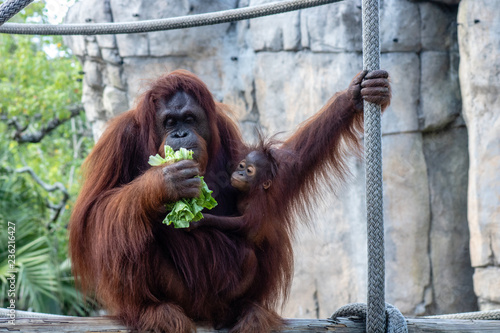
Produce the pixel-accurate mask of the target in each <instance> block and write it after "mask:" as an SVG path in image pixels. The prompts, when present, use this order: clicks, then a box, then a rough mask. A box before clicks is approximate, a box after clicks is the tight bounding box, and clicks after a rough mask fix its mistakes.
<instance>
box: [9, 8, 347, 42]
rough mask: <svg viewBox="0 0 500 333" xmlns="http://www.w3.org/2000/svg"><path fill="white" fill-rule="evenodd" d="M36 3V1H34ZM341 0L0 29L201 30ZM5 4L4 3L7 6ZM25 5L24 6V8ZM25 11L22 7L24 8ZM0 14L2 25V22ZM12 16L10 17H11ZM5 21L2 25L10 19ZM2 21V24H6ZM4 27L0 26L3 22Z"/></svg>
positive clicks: (18, 31)
mask: <svg viewBox="0 0 500 333" xmlns="http://www.w3.org/2000/svg"><path fill="white" fill-rule="evenodd" d="M31 1H33V0H31ZM31 1H27V0H7V1H6V2H5V3H7V2H9V3H26V4H25V5H24V6H26V5H28V4H29V3H30V2H31ZM339 1H342V0H291V1H280V2H272V3H268V4H264V5H258V6H252V7H246V8H237V9H230V10H224V11H219V12H213V13H206V14H196V15H187V16H179V17H170V18H165V19H157V20H145V21H138V22H121V23H116V22H115V23H91V24H88V23H87V24H56V25H51V24H20V23H7V24H4V25H3V26H1V27H0V33H8V34H23V35H108V34H134V33H141V32H151V31H160V30H174V29H183V28H192V27H200V26H204V25H213V24H219V23H227V22H234V21H241V20H246V19H251V18H256V17H261V16H267V15H274V14H280V13H285V12H290V11H294V10H299V9H304V8H310V7H315V6H321V5H325V4H329V3H334V2H339ZM5 3H4V4H5ZM24 6H23V7H24ZM21 9H22V8H21ZM1 15H2V13H1V12H0V22H2V21H1V19H2V16H1ZM10 17H12V16H9V18H10ZM9 18H7V19H5V20H4V21H3V22H5V21H6V20H8V19H9ZM3 22H2V23H3ZM0 25H1V23H0Z"/></svg>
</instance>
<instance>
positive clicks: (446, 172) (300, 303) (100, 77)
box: [65, 0, 500, 318]
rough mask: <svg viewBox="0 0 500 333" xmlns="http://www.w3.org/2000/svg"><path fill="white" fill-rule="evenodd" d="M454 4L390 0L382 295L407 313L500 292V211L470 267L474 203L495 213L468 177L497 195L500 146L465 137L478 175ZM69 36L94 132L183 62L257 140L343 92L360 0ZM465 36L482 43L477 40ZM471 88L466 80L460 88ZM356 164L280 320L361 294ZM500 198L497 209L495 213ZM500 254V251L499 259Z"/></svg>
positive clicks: (104, 11)
mask: <svg viewBox="0 0 500 333" xmlns="http://www.w3.org/2000/svg"><path fill="white" fill-rule="evenodd" d="M474 1H475V0H474ZM493 1H494V0H490V1H487V0H483V1H481V2H489V3H492V2H493ZM264 2H268V1H263V0H241V1H237V0H225V1H202V0H186V1H174V0H167V1H165V0H163V1H160V0H105V1H99V0H83V1H80V2H77V3H76V4H75V5H74V6H73V7H72V8H71V10H70V11H69V13H68V16H67V21H68V22H88V23H89V24H91V23H98V22H122V21H134V20H145V19H154V18H160V17H171V16H181V15H188V14H194V13H203V12H213V11H218V10H224V9H232V8H236V7H245V6H248V5H250V6H252V5H256V4H260V3H264ZM439 2H441V3H439ZM467 2H469V3H472V2H473V1H472V0H471V1H465V3H467ZM457 3H458V1H457V0H443V1H434V2H429V1H408V0H381V30H380V31H381V47H382V59H381V64H382V67H383V68H385V69H387V70H389V72H390V73H391V78H392V84H393V101H392V104H391V106H390V107H389V109H388V110H387V111H386V113H385V115H384V116H383V120H382V130H383V139H382V140H383V155H384V156H383V158H384V166H383V172H384V174H383V179H384V200H385V202H384V214H385V223H386V247H387V249H386V261H387V273H386V291H387V301H388V302H390V303H393V304H395V305H396V306H397V307H398V308H399V309H400V310H401V311H402V312H403V313H405V314H408V315H422V314H433V313H453V312H460V311H471V310H475V309H476V308H477V298H476V294H477V295H478V296H479V297H480V301H481V302H483V300H485V299H487V300H488V302H489V301H494V300H491V299H490V298H488V297H489V296H488V295H490V294H491V290H489V289H488V288H491V287H492V286H493V285H494V283H495V281H496V282H498V277H499V276H500V272H497V271H496V270H498V257H494V256H493V257H492V256H491V253H494V251H495V249H498V244H497V247H496V248H495V247H491V250H490V248H489V247H485V244H486V243H485V242H486V241H487V240H492V241H493V240H494V238H492V237H493V236H494V235H495V232H496V235H497V238H496V240H498V239H500V238H498V233H499V229H498V223H496V229H494V227H492V226H494V225H495V223H494V222H495V221H494V220H493V221H492V220H491V219H490V220H488V217H487V215H485V216H486V217H485V219H484V220H481V222H480V221H479V220H478V222H477V224H476V229H471V230H472V241H471V244H472V246H473V247H474V249H473V250H474V251H473V264H474V266H475V267H478V268H477V269H476V273H475V275H474V287H473V280H472V276H473V273H474V269H473V268H472V267H471V261H470V255H469V229H468V225H467V214H468V213H467V208H469V220H471V217H474V216H476V215H477V216H479V215H480V214H485V213H484V212H483V211H481V212H479V211H478V210H477V209H476V208H475V207H472V206H471V201H472V199H474V198H476V197H477V196H478V192H474V193H473V194H472V192H471V191H469V201H468V199H467V187H468V181H469V180H468V177H470V182H469V186H470V187H472V185H473V184H478V185H477V186H475V187H474V188H476V189H477V191H482V192H481V195H483V194H484V195H492V192H495V191H496V197H499V195H498V193H500V190H499V189H498V186H496V188H495V187H493V188H491V187H489V188H488V185H489V184H491V183H489V181H490V180H486V179H491V178H495V177H496V178H498V176H497V175H496V173H494V162H493V161H494V159H495V158H496V159H497V160H498V156H500V155H499V154H498V153H497V154H494V149H497V150H498V144H497V146H496V148H492V149H490V150H487V151H486V149H485V148H486V147H487V145H482V146H481V147H470V153H471V156H472V157H473V158H477V160H475V161H474V160H471V168H470V170H471V171H470V172H469V174H468V171H469V154H468V146H469V142H474V144H475V141H468V134H467V130H468V129H467V128H466V127H465V123H464V121H463V118H462V116H461V109H462V105H461V104H462V100H461V93H460V81H459V75H458V66H459V50H458V43H457V21H456V20H457V6H456V4H457ZM463 6H464V5H463ZM463 6H462V7H463ZM469 6H471V5H469ZM474 7H475V8H479V7H480V6H474ZM462 12H463V10H462ZM489 14H490V15H493V14H492V13H489ZM471 17H472V16H471ZM493 22H495V21H490V23H489V24H493ZM460 29H461V27H460ZM460 29H459V31H460ZM497 29H498V27H497ZM483 33H485V31H483ZM497 37H498V36H497ZM65 41H66V43H67V44H68V45H69V46H70V47H71V48H72V50H73V52H74V53H75V54H76V55H77V56H78V57H79V58H80V59H81V61H82V63H83V66H84V71H85V79H84V96H83V102H84V104H85V110H86V113H87V116H88V119H89V121H91V122H92V124H93V129H94V134H95V137H96V139H97V138H98V137H99V135H100V133H101V132H102V130H103V127H104V125H105V122H106V120H107V119H109V118H110V117H112V116H113V115H116V114H119V113H121V112H123V111H125V110H127V109H129V108H130V107H132V106H133V103H134V99H135V98H136V97H137V96H138V95H139V94H140V93H141V91H144V90H145V89H146V88H147V82H148V81H147V80H148V79H150V78H154V77H156V76H157V75H159V74H160V73H163V72H165V71H171V70H174V69H177V68H185V69H188V70H191V71H192V72H194V73H196V74H197V75H198V76H200V77H201V78H202V79H203V80H204V81H205V82H206V83H207V85H208V86H209V87H210V88H211V90H212V92H213V94H214V96H215V97H216V98H217V99H218V100H220V101H223V102H224V103H227V104H229V105H231V106H232V108H233V110H234V116H235V118H236V119H237V120H238V121H239V123H240V125H241V128H242V131H243V133H244V137H245V138H246V139H247V140H249V141H252V140H254V139H255V137H254V136H255V132H254V129H255V127H256V126H259V127H261V128H262V129H263V130H264V132H266V133H269V134H273V133H276V132H285V134H284V135H285V136H286V135H287V134H289V133H291V132H292V131H293V129H294V128H295V127H296V126H297V125H298V124H299V123H300V122H301V121H303V120H305V119H306V118H307V117H309V116H311V115H313V114H314V113H315V112H316V111H317V110H319V108H320V107H321V106H322V105H323V104H324V103H325V102H326V101H327V100H328V98H329V97H330V96H332V95H333V93H334V92H336V91H338V90H342V89H345V88H346V87H347V85H348V83H349V81H350V79H351V78H352V77H353V76H354V75H355V74H356V73H357V72H358V71H359V70H360V69H361V68H362V57H361V47H362V46H361V0H347V1H343V2H340V3H336V4H330V5H325V6H321V7H317V8H311V9H304V10H300V11H296V12H291V13H286V14H279V15H275V16H271V17H264V18H258V19H252V20H247V21H241V22H237V23H227V24H220V25H215V26H208V27H199V28H192V29H186V30H178V31H165V32H153V33H143V34H129V35H117V36H113V35H109V36H89V37H82V36H74V37H70V38H66V39H65ZM468 43H469V44H470V45H469V44H468V45H469V47H470V48H471V49H473V48H474V43H475V39H474V38H471V39H469V42H468ZM461 47H462V45H461ZM497 49H498V45H497ZM474 51H475V52H477V50H474ZM476 54H477V56H480V54H479V53H476ZM489 54H491V58H492V59H488V63H491V62H493V57H494V54H495V53H494V52H492V50H490V53H489ZM470 61H471V62H472V61H477V59H476V58H474V59H471V60H470ZM482 61H484V60H482ZM496 61H497V60H496ZM496 64H498V61H497V62H496ZM484 65H485V67H484V68H485V71H484V74H486V73H489V74H490V75H491V77H492V75H493V73H491V72H486V62H485V63H484ZM497 67H498V66H497ZM497 69H498V68H497ZM468 71H469V72H470V70H468ZM464 73H465V70H463V69H461V75H462V76H463V75H467V74H464ZM481 73H483V72H481ZM497 74H498V73H497ZM469 75H472V73H471V74H469ZM478 84H479V83H478ZM461 87H462V90H466V89H465V88H466V87H464V86H463V84H462V86H461ZM498 87H499V86H498V85H497V88H498ZM471 89H472V88H471ZM483 90H484V94H486V93H487V94H488V97H487V98H486V97H485V99H484V105H485V106H486V105H487V104H486V101H488V98H489V99H493V98H494V96H495V92H496V90H493V89H483ZM467 98H468V99H465V104H464V110H465V113H466V115H467V116H468V117H469V118H470V117H472V114H473V113H475V112H476V111H475V109H474V108H473V106H474V105H473V104H472V100H473V99H474V101H475V97H474V96H471V97H470V98H469V97H467ZM496 102H497V103H498V100H496ZM468 103H469V104H471V106H470V109H467V108H468V106H467V105H468ZM487 111H488V112H487ZM484 113H485V114H486V113H487V114H489V115H490V118H487V117H485V118H484V119H483V120H481V124H482V123H483V122H486V121H488V120H489V119H493V118H492V117H493V114H494V112H493V110H491V112H490V110H489V109H486V108H485V109H484ZM469 114H470V116H469ZM495 119H496V128H497V130H496V131H495V130H494V129H493V127H491V129H490V132H489V133H490V137H494V136H495V135H496V138H497V139H496V140H497V141H488V142H490V145H493V144H494V143H495V142H497V143H498V134H497V132H498V125H499V122H498V117H497V118H495ZM469 124H472V122H471V120H469V119H468V125H469ZM490 124H491V125H493V124H494V122H491V121H490ZM477 126H478V127H477V128H478V130H477V131H476V130H475V129H473V133H476V132H481V131H479V128H483V127H480V126H481V125H480V124H479V125H477ZM470 129H471V127H470V126H469V130H470ZM481 133H483V132H481ZM474 135H476V134H474ZM478 135H479V134H478ZM360 139H362V138H360ZM478 149H482V150H481V151H482V152H478ZM483 150H484V152H483ZM487 152H488V154H490V155H488V156H490V160H491V161H492V162H491V168H489V169H485V168H483V169H481V170H479V171H481V175H482V176H484V177H483V178H480V177H478V176H477V175H476V174H475V173H474V172H473V170H477V164H478V163H479V162H481V163H480V164H481V166H483V167H484V163H483V162H482V161H484V159H485V158H487V157H488V156H486V155H483V154H486V153H487ZM351 170H352V175H353V176H352V177H351V180H350V181H349V182H348V184H345V185H343V186H341V187H339V189H338V190H337V193H336V194H334V193H327V194H326V195H325V196H324V197H323V198H321V199H320V198H318V206H317V209H316V217H315V219H314V222H313V223H312V225H313V228H311V229H310V230H309V229H305V228H303V229H301V230H299V232H297V239H296V244H295V253H296V255H295V257H296V270H295V277H294V283H293V286H292V293H291V297H290V300H289V302H288V303H287V306H286V308H285V309H284V313H283V314H284V315H285V316H289V317H309V318H315V317H322V318H324V317H327V316H329V315H330V314H331V313H332V312H333V311H334V310H336V309H337V308H338V307H340V306H342V305H345V304H346V303H350V302H364V301H365V300H366V274H367V272H366V231H365V230H366V222H365V194H364V193H365V189H364V178H363V177H364V164H363V161H361V160H359V159H356V158H354V157H353V158H352V160H351ZM488 176H489V178H487V177H488ZM497 180H498V179H497ZM479 183H480V184H481V185H479ZM471 198H472V199H471ZM494 200H496V199H491V201H489V202H488V205H489V206H488V207H486V208H487V209H490V211H491V210H492V209H494V204H495V203H494ZM467 203H468V204H467ZM476 206H478V204H477V203H476ZM496 207H498V203H497V206H496ZM476 211H477V212H476ZM498 214H499V213H498V208H497V212H496V215H490V216H491V217H495V216H496V222H498ZM485 226H489V227H488V229H487V230H488V231H486V230H485V229H484V228H485ZM494 230H496V231H494ZM490 243H491V242H490ZM476 252H480V254H479V253H478V254H474V253H476ZM496 253H498V250H497V252H496ZM476 257H477V260H476ZM492 258H496V259H495V260H497V261H496V264H495V265H496V266H494V260H493V259H492ZM486 266H487V267H486ZM488 279H489V280H488ZM495 279H496V280H495ZM483 281H489V283H490V284H489V285H485V284H483ZM492 283H493V285H492ZM474 290H475V291H476V294H475V293H474ZM497 290H500V288H497Z"/></svg>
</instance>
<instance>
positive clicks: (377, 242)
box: [362, 0, 385, 333]
mask: <svg viewBox="0 0 500 333" xmlns="http://www.w3.org/2000/svg"><path fill="white" fill-rule="evenodd" d="M362 12H363V14H362V21H363V69H365V70H368V71H372V70H377V69H379V68H380V40H379V0H363V2H362ZM380 111H381V110H380V106H379V105H376V104H372V103H368V102H365V103H364V118H365V159H366V216H367V230H368V301H367V303H368V310H367V315H366V331H367V332H368V333H383V332H385V296H384V294H385V256H384V216H383V199H382V192H383V189H382V132H381V127H380V115H381V112H380Z"/></svg>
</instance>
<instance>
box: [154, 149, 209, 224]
mask: <svg viewBox="0 0 500 333" xmlns="http://www.w3.org/2000/svg"><path fill="white" fill-rule="evenodd" d="M192 159H193V151H192V150H187V149H186V148H180V149H179V150H178V151H174V150H173V149H172V147H170V146H168V145H165V158H163V157H161V156H160V155H159V154H156V155H155V156H149V161H148V163H149V164H150V165H153V166H158V165H162V164H165V163H168V164H171V163H174V162H177V161H180V160H192ZM197 177H198V178H200V179H201V190H200V195H199V196H198V197H197V198H183V199H181V200H179V201H177V202H171V203H167V204H166V207H167V210H169V211H170V212H169V213H168V215H167V216H166V217H165V219H164V220H163V223H165V224H166V225H171V224H173V225H174V227H175V228H188V227H189V223H190V222H196V221H199V220H201V219H202V218H203V214H202V213H201V211H202V210H203V209H204V208H207V209H212V208H214V207H215V206H217V201H215V199H214V198H213V197H212V192H213V191H210V189H209V188H208V186H207V183H206V182H205V180H204V179H203V177H200V176H197Z"/></svg>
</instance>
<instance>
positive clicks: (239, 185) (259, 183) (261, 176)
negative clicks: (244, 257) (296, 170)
mask: <svg viewBox="0 0 500 333" xmlns="http://www.w3.org/2000/svg"><path fill="white" fill-rule="evenodd" d="M270 146H271V144H265V143H263V142H261V143H260V144H259V145H258V147H256V148H254V149H252V150H250V152H249V153H248V154H247V155H246V156H245V157H244V158H243V160H241V161H240V163H238V166H237V167H236V170H235V171H234V172H233V173H232V174H231V185H232V186H233V187H234V188H235V189H237V190H238V191H239V196H238V212H239V213H240V214H241V215H242V216H235V217H223V216H214V215H210V214H203V215H204V218H203V219H202V220H200V221H197V222H191V224H190V229H195V228H198V227H200V226H206V227H214V228H218V229H220V230H227V231H235V232H236V231H240V229H241V228H244V227H245V224H246V222H247V221H246V219H245V217H244V215H245V211H246V210H247V208H248V204H249V203H250V202H251V201H252V198H255V196H256V195H258V194H259V193H262V196H263V197H265V196H266V191H267V190H268V189H269V188H270V187H271V185H272V182H273V181H272V179H273V178H274V176H275V175H276V173H277V171H278V166H277V162H276V160H275V159H274V157H273V155H272V150H271V148H270ZM248 227H250V226H246V228H245V230H248V229H247V228H248ZM250 229H251V228H250ZM252 234H254V233H253V232H251V233H250V234H249V235H252Z"/></svg>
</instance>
